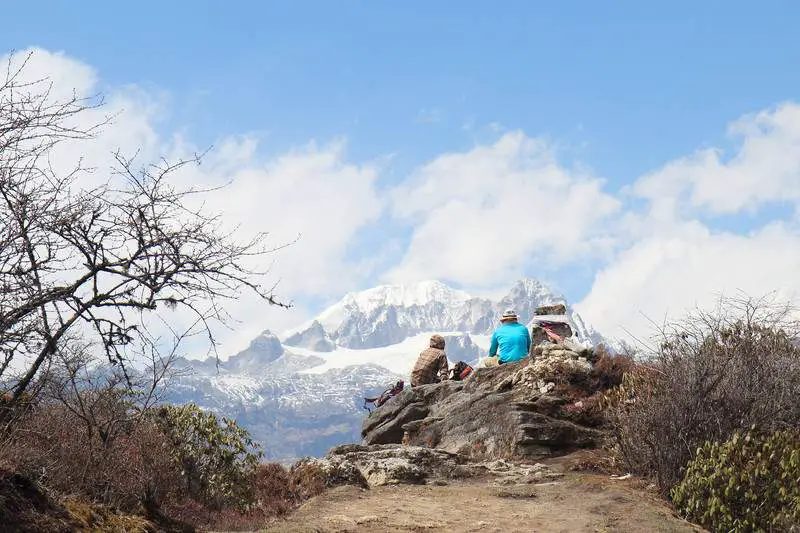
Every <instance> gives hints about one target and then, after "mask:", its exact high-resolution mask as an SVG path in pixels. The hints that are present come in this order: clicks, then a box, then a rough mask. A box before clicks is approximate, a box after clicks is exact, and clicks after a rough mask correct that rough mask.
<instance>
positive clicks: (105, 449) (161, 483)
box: [4, 405, 181, 511]
mask: <svg viewBox="0 0 800 533" xmlns="http://www.w3.org/2000/svg"><path fill="white" fill-rule="evenodd" d="M95 429H96V428H93V427H87V426H85V425H83V424H82V423H81V420H80V419H79V418H78V417H76V416H75V415H74V413H72V412H71V411H69V410H68V409H66V408H65V407H63V406H61V405H46V406H41V407H40V408H39V409H38V410H37V411H36V413H35V414H33V415H31V416H29V417H27V418H26V420H25V421H24V422H23V423H22V424H21V425H20V426H19V427H18V430H17V432H16V434H15V439H14V441H13V442H12V445H11V446H9V447H7V449H6V450H5V451H4V455H5V456H6V460H7V461H8V462H9V463H11V464H13V465H14V467H15V469H16V470H18V471H19V472H21V473H23V474H24V475H26V476H28V477H30V478H31V479H33V480H35V481H36V482H38V483H40V484H41V485H43V486H45V487H47V488H48V489H50V490H52V491H55V492H56V493H57V494H62V495H75V496H81V497H85V498H88V499H90V500H91V501H95V502H101V503H105V504H108V505H112V506H115V507H118V508H120V509H125V510H130V511H134V510H138V509H139V505H140V503H142V502H154V501H156V500H157V499H159V498H161V497H167V496H169V495H171V494H174V493H175V492H176V491H178V490H180V487H181V477H180V472H179V471H178V470H177V468H176V467H175V465H174V464H173V463H172V461H171V460H170V458H169V456H168V455H167V454H166V453H165V451H164V450H165V447H166V445H167V443H166V440H165V439H164V437H163V435H162V434H161V433H160V432H159V431H158V430H156V429H155V428H154V427H153V426H152V425H150V424H146V423H143V422H136V421H130V424H129V425H128V426H127V427H126V428H125V429H124V431H121V432H120V433H118V434H116V435H114V436H113V438H112V437H111V436H109V435H103V434H100V433H99V432H97V431H95Z"/></svg>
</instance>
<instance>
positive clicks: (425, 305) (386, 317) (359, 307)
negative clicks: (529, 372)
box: [284, 279, 600, 351]
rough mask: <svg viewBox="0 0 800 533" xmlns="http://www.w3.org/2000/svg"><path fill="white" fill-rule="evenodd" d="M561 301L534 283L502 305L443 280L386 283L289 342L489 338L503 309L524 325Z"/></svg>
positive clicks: (575, 322) (579, 326) (355, 344)
mask: <svg viewBox="0 0 800 533" xmlns="http://www.w3.org/2000/svg"><path fill="white" fill-rule="evenodd" d="M556 303H563V304H565V305H566V303H567V302H566V300H565V299H564V297H563V296H561V295H557V294H554V293H553V292H552V291H550V289H548V288H547V287H546V286H545V285H543V284H542V283H541V282H539V281H537V280H534V279H524V280H520V281H518V282H517V283H515V284H514V286H513V287H512V288H511V290H510V291H509V292H508V294H506V295H505V296H504V297H503V298H502V299H501V300H500V301H498V302H492V301H491V300H488V299H485V298H473V297H471V296H470V295H469V294H467V293H466V292H464V291H459V290H455V289H452V288H450V287H448V286H447V285H445V284H443V283H441V282H439V281H424V282H420V283H416V284H413V285H383V286H380V287H375V288H373V289H369V290H366V291H363V292H358V293H351V294H348V295H347V296H345V297H344V298H343V299H342V300H341V301H340V302H338V303H337V304H335V305H333V306H331V307H330V308H328V309H326V310H325V311H324V312H323V313H322V314H320V316H319V317H317V318H315V319H314V320H313V321H311V322H310V323H309V324H305V325H303V326H301V327H299V328H296V329H295V330H292V331H290V332H288V333H287V334H286V336H285V337H284V344H286V345H287V346H298V347H304V348H309V347H310V346H309V343H315V344H319V345H320V346H323V347H324V348H325V349H326V351H328V350H330V349H333V348H334V347H335V346H340V347H345V348H356V349H360V348H378V347H382V346H391V345H392V344H396V343H398V342H401V341H403V340H404V339H406V338H408V337H409V336H411V335H415V334H417V333H421V332H424V331H458V332H465V333H470V334H474V335H490V334H491V332H492V331H493V330H494V328H495V327H497V320H498V317H499V316H500V314H501V313H502V312H503V310H504V309H507V308H509V307H510V308H514V309H515V310H516V311H517V313H518V314H519V317H520V321H521V322H524V323H529V322H530V321H531V320H532V318H533V311H534V309H536V307H539V306H541V305H550V304H556ZM568 316H569V318H570V320H571V322H572V326H573V329H574V330H575V334H576V337H577V339H578V340H579V341H580V342H584V343H596V342H597V341H599V340H600V337H599V336H598V335H597V333H596V332H595V331H593V330H592V329H591V328H588V327H587V326H586V325H585V324H584V323H583V320H581V318H580V317H579V316H578V315H577V314H575V313H574V312H572V310H571V309H569V310H568Z"/></svg>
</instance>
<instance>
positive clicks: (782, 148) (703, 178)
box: [633, 103, 800, 214]
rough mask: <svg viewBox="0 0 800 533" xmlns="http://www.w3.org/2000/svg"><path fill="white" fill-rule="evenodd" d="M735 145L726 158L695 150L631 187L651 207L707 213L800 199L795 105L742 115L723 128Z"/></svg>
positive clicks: (799, 110)
mask: <svg viewBox="0 0 800 533" xmlns="http://www.w3.org/2000/svg"><path fill="white" fill-rule="evenodd" d="M728 134H729V136H730V137H732V138H736V139H740V141H741V147H740V148H739V150H738V151H737V152H736V153H735V154H734V155H733V156H732V157H731V158H730V160H728V161H726V160H725V159H724V155H725V154H724V151H723V150H721V149H717V148H714V149H706V150H700V151H698V152H696V153H694V154H692V155H691V156H688V157H685V158H681V159H678V160H676V161H673V162H670V163H669V164H667V165H665V166H664V167H663V168H661V169H659V170H658V171H656V172H654V173H652V174H649V175H647V176H644V177H642V178H641V179H639V180H638V181H637V183H636V184H635V185H634V187H633V192H634V194H636V195H637V196H640V197H643V198H646V199H649V200H651V201H652V202H653V203H654V206H655V208H657V209H659V210H664V209H665V207H668V209H667V210H668V211H670V212H671V211H674V210H675V209H678V208H680V209H681V210H683V211H684V212H685V211H687V209H689V208H691V209H692V210H700V209H705V210H707V211H708V212H709V213H711V214H726V213H737V212H740V211H752V210H755V209H756V208H758V207H760V206H762V205H763V204H766V203H769V202H776V201H797V200H798V199H800V106H798V105H794V104H789V103H786V104H782V105H780V106H778V107H777V108H776V109H774V110H768V111H762V112H760V113H756V114H752V115H746V116H744V117H742V118H740V119H739V120H737V121H735V122H733V123H732V124H731V125H730V126H729V128H728Z"/></svg>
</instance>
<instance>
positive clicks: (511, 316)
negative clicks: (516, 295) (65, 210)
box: [500, 309, 517, 322]
mask: <svg viewBox="0 0 800 533" xmlns="http://www.w3.org/2000/svg"><path fill="white" fill-rule="evenodd" d="M516 319H517V312H516V311H514V310H513V309H506V310H505V311H503V314H502V316H501V317H500V320H501V321H504V322H505V321H506V320H516Z"/></svg>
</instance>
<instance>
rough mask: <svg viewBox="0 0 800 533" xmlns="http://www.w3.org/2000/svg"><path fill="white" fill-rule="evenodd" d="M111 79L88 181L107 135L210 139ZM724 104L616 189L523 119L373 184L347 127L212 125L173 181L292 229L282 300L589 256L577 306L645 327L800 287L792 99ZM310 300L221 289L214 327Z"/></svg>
mask: <svg viewBox="0 0 800 533" xmlns="http://www.w3.org/2000/svg"><path fill="white" fill-rule="evenodd" d="M23 53H24V52H23ZM29 70H30V72H31V73H32V74H33V75H35V76H43V75H49V76H51V77H52V78H53V81H54V86H55V87H56V88H57V90H58V91H60V93H59V94H67V93H68V92H69V93H71V91H72V90H73V89H74V90H75V91H77V92H78V93H79V95H90V94H94V93H96V92H97V91H98V90H99V88H100V87H103V86H102V82H101V73H97V72H96V71H95V70H94V69H93V68H92V67H91V66H90V65H87V64H85V63H82V62H80V61H77V60H75V59H73V58H70V57H69V56H67V55H65V54H63V53H53V52H49V51H46V50H36V53H35V54H34V56H33V58H32V60H31V63H30V65H29ZM104 92H105V94H106V101H107V105H106V107H105V108H104V109H103V110H102V113H119V114H118V115H116V117H115V119H114V122H113V123H112V124H111V125H110V126H109V127H108V128H107V129H106V131H105V132H104V133H103V134H102V135H101V136H100V137H99V138H98V139H97V140H96V141H93V142H92V143H90V144H85V145H83V146H82V147H81V150H80V152H79V153H80V155H82V156H84V157H85V159H86V160H87V161H89V162H91V164H92V165H93V166H96V167H97V168H98V172H97V173H96V175H97V176H98V179H99V177H102V175H103V170H104V169H108V168H109V167H110V165H111V161H112V160H111V153H112V152H113V151H114V150H116V149H121V150H122V151H123V152H126V153H133V152H134V151H135V150H137V149H141V150H142V157H144V158H153V157H157V156H161V155H166V156H168V157H179V156H182V155H188V154H191V153H193V152H194V151H197V150H202V149H204V148H205V147H198V146H195V145H194V144H193V143H192V140H191V139H187V138H183V137H182V136H180V135H178V134H176V133H175V132H170V131H163V130H162V129H160V127H159V116H160V115H161V114H162V113H164V112H166V110H165V109H164V106H165V104H164V100H163V98H160V95H156V94H149V93H147V92H145V91H143V90H141V89H139V88H136V87H111V88H110V90H105V91H104ZM94 118H97V117H87V119H89V120H92V119H94ZM731 118H732V120H733V121H732V122H731V123H730V124H729V125H728V126H727V131H728V134H729V136H730V138H731V146H732V148H730V149H728V150H725V149H723V148H713V149H703V150H698V151H697V152H695V153H692V154H687V155H686V156H685V157H681V158H679V159H676V160H673V161H665V162H664V164H663V165H662V166H661V167H660V168H656V169H653V170H652V171H651V172H649V173H647V174H645V175H643V176H640V177H639V178H637V179H636V180H634V181H633V182H631V183H630V184H628V185H627V186H625V187H623V188H622V189H620V190H612V189H611V188H610V187H609V184H608V181H606V180H605V179H604V177H602V176H597V175H594V174H593V173H592V172H591V170H587V168H584V167H571V166H566V165H564V164H563V163H561V162H560V161H559V160H558V157H557V154H556V152H555V150H554V147H553V146H552V145H551V144H550V143H548V142H547V141H545V140H543V139H541V138H537V137H533V136H530V135H529V134H528V133H525V132H522V131H510V132H505V133H501V132H498V133H497V136H496V138H495V139H494V141H493V142H491V143H488V144H481V145H475V146H473V147H472V148H471V149H470V150H467V151H462V152H451V153H443V154H440V155H439V156H437V157H435V158H433V159H432V160H430V161H427V162H423V163H422V164H420V165H419V166H418V167H417V168H416V169H415V170H414V171H412V172H411V173H410V174H409V175H408V176H407V177H406V178H405V179H403V180H401V181H400V182H399V183H395V184H393V185H392V186H391V187H389V188H386V187H385V186H382V185H381V184H380V177H381V176H382V172H384V170H385V169H384V168H383V167H382V166H381V165H379V164H376V163H375V162H373V161H358V162H355V161H350V160H349V159H348V156H347V142H346V139H334V140H326V141H325V142H322V143H320V142H317V141H315V140H309V142H308V143H307V144H306V145H305V146H299V147H296V148H295V149H293V150H291V151H289V152H287V153H284V154H281V155H278V156H273V157H266V156H264V155H263V153H264V152H265V151H266V150H263V149H262V148H263V146H262V144H263V143H264V142H265V141H264V140H263V139H260V138H259V137H258V136H254V135H249V134H248V132H242V134H241V135H240V136H237V137H230V138H221V139H218V141H217V142H215V143H214V149H213V150H212V151H211V153H209V154H208V155H207V156H206V158H205V159H204V161H203V164H202V165H200V166H198V167H192V168H190V169H189V168H187V169H184V170H183V171H182V172H181V173H180V175H178V176H176V180H177V181H179V182H181V184H182V185H202V186H216V185H221V184H225V183H229V182H230V185H228V186H227V187H225V188H223V189H222V190H221V191H219V192H216V193H213V194H212V195H209V196H208V197H207V198H206V204H207V207H208V208H209V209H211V210H214V211H219V212H222V213H223V214H224V215H225V217H226V220H228V221H229V222H230V223H231V224H239V225H240V226H241V231H242V232H243V233H242V234H243V235H244V234H245V233H249V232H253V233H254V232H257V231H267V232H269V233H270V237H271V240H272V242H274V244H275V245H280V244H283V243H287V242H291V241H293V240H295V239H296V238H298V237H299V240H298V241H297V242H296V243H295V244H293V245H292V246H290V247H288V248H286V249H283V250H281V251H280V252H278V253H276V254H275V255H274V256H273V257H272V259H274V264H273V265H272V270H271V276H272V281H279V282H280V283H279V285H278V292H279V295H281V296H283V297H284V298H286V299H290V300H299V301H300V302H310V301H319V300H320V299H322V300H324V299H329V298H335V297H338V296H340V295H342V294H343V293H344V292H346V291H349V290H356V289H360V288H365V286H366V285H368V284H371V283H373V282H375V281H387V282H409V281H416V280H420V279H430V278H438V279H442V280H444V281H449V282H452V283H456V284H458V285H461V286H463V287H465V288H468V289H470V288H472V289H475V290H487V289H490V288H492V287H499V286H507V285H508V284H509V283H510V282H511V281H513V280H514V279H516V278H519V277H521V276H524V275H532V276H536V275H537V273H538V272H540V271H542V270H544V269H547V270H549V271H552V270H553V269H558V268H566V267H569V266H571V265H573V266H574V265H582V264H592V265H597V270H596V274H595V277H594V280H593V283H592V285H591V287H590V288H589V289H588V291H587V293H586V294H585V295H574V296H577V297H578V298H582V300H581V301H580V302H578V304H577V308H578V309H579V311H580V312H581V313H582V314H583V316H584V318H585V319H586V320H587V321H588V322H590V323H592V324H593V325H594V326H595V327H596V328H597V329H598V330H600V331H602V332H603V333H605V334H608V335H622V336H626V335H627V333H626V332H630V333H631V334H634V335H636V336H647V334H648V333H649V332H650V331H652V323H651V321H652V320H654V321H656V322H658V321H661V320H663V319H664V317H665V316H675V315H676V314H681V313H682V312H683V311H684V310H686V309H687V308H690V307H694V306H695V305H701V306H705V305H710V304H712V303H713V302H714V300H715V298H716V296H717V295H718V294H720V293H732V292H734V291H744V292H746V293H749V294H752V295H756V296H758V295H761V294H764V293H766V292H769V291H773V290H778V291H780V293H781V295H783V296H785V297H786V298H793V297H794V296H795V293H796V292H797V291H798V290H800V277H798V275H797V273H798V272H800V216H798V213H800V105H798V104H797V103H792V102H787V103H781V104H780V105H778V106H776V107H774V108H772V109H766V110H761V111H758V112H756V113H753V114H748V115H745V116H742V117H731ZM720 127H721V128H723V127H725V125H720ZM76 153H77V152H75V151H74V150H65V151H62V152H59V154H57V157H58V164H60V165H64V166H65V168H66V166H68V165H69V164H71V163H74V161H73V160H74V159H75V158H76V157H77V155H76ZM584 163H586V164H589V165H590V164H591V162H590V161H588V162H584ZM731 220H734V221H743V220H744V221H747V224H732V223H730V221H731ZM725 221H727V222H725ZM377 224H391V227H393V228H397V234H396V235H393V236H392V237H391V239H390V242H387V243H384V244H385V246H386V249H389V250H394V251H396V255H397V257H398V259H397V261H395V262H393V264H391V265H389V266H388V267H386V266H385V265H384V264H383V262H382V261H370V260H369V259H370V256H371V254H373V251H372V250H371V248H365V246H367V244H366V241H364V238H363V234H364V232H365V230H368V229H370V228H374V227H375V225H377ZM741 227H746V229H736V228H741ZM383 251H384V250H383V249H381V248H380V247H379V248H376V249H375V250H374V255H378V254H381V253H383ZM365 258H366V259H365ZM314 311H316V309H309V308H306V307H305V306H304V305H300V306H299V307H298V308H296V309H294V310H292V311H289V312H285V311H276V310H274V309H271V308H269V307H267V306H265V305H264V304H263V302H259V301H257V300H256V299H252V298H243V299H241V300H240V301H237V302H232V305H231V306H230V312H231V314H232V316H233V317H234V318H235V319H236V320H238V321H239V322H240V324H239V326H238V327H236V328H235V330H232V331H227V330H224V331H221V332H220V334H219V335H220V339H221V341H222V342H223V348H222V351H223V354H224V355H229V354H230V353H233V352H235V351H236V350H238V349H241V348H242V347H243V346H245V345H246V344H247V342H249V340H250V339H252V338H253V337H254V336H255V335H256V334H257V333H258V332H260V331H261V330H263V329H265V328H270V329H273V330H277V331H280V330H282V329H283V328H286V327H288V326H291V325H294V324H296V323H298V322H300V321H302V320H304V319H305V318H307V317H308V314H309V313H311V312H314Z"/></svg>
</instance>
